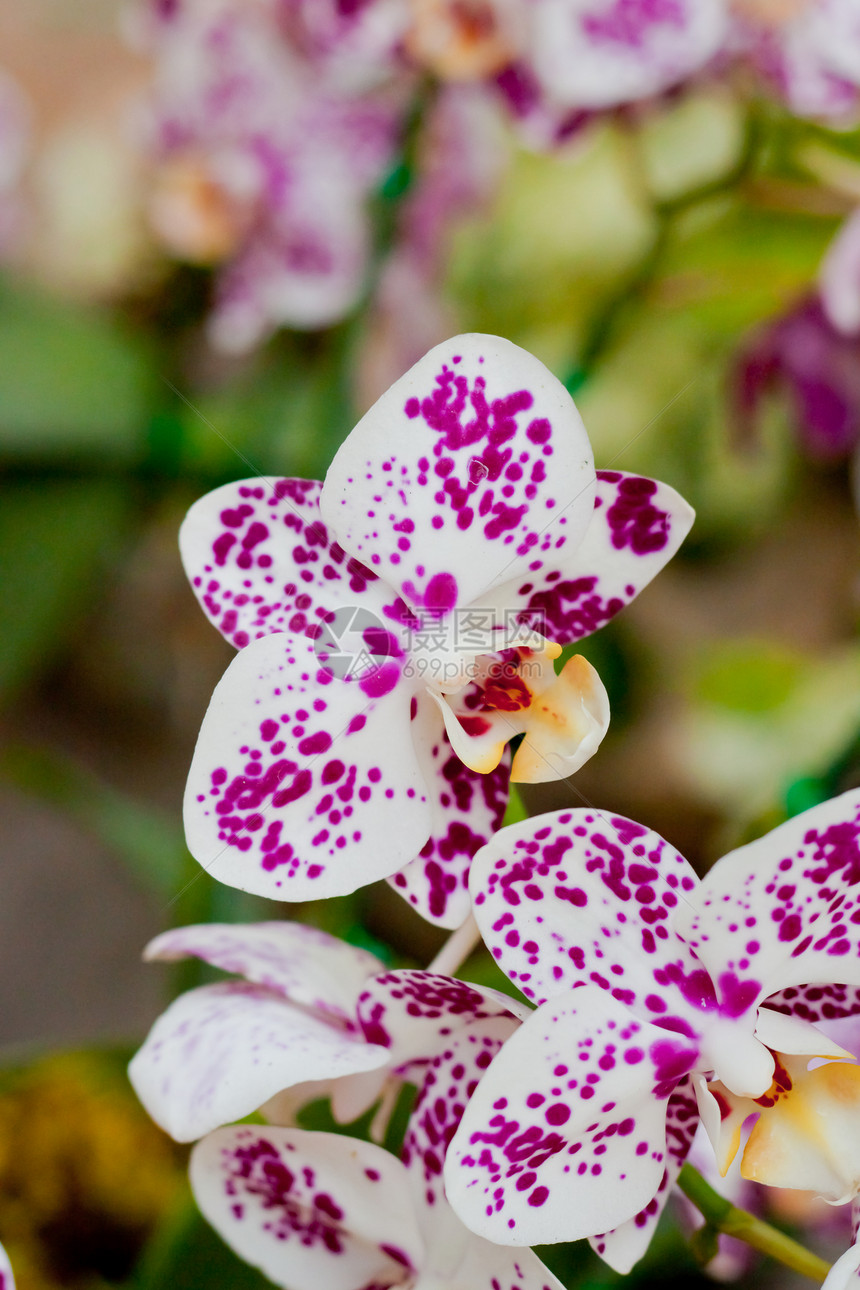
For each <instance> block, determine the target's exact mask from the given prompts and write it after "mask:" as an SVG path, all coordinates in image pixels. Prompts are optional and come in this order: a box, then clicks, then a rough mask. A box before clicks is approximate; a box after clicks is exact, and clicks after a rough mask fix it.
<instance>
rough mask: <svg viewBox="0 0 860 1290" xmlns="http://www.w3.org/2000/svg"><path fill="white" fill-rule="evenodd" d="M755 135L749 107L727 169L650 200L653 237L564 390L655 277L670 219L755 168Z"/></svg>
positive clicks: (580, 380) (595, 326)
mask: <svg viewBox="0 0 860 1290" xmlns="http://www.w3.org/2000/svg"><path fill="white" fill-rule="evenodd" d="M761 136H762V130H761V124H760V121H759V118H758V114H757V113H756V111H755V110H754V108H753V107H750V109H749V111H748V113H747V117H746V121H745V124H744V138H743V143H742V145H741V148H740V151H739V153H738V157H737V159H736V161H735V163H734V164H733V165H732V166H731V168H730V169H729V170H728V171H726V172H725V173H724V174H722V175H720V176H718V177H717V178H715V179H709V180H706V181H705V182H704V183H702V184H697V185H696V186H695V187H693V188H689V189H687V191H686V192H683V193H679V194H678V195H677V196H675V197H667V198H662V199H656V200H654V199H652V201H651V210H652V213H653V216H654V219H655V230H654V237H653V239H652V241H651V244H650V246H649V247H648V249H647V250H646V252H645V254H644V255H643V257H642V259H641V260H640V261H639V263H638V264H637V265H635V266H634V268H633V269H632V270H631V272H629V273H628V274H626V275H625V276H624V278H623V280H622V281H621V283H620V284H619V285H618V286H617V287H616V289H615V290H614V291H612V292H610V294H609V296H608V298H607V299H606V300H605V301H604V302H603V304H602V305H601V306H600V308H598V310H597V312H596V313H595V315H594V317H593V319H592V321H591V325H590V327H589V329H588V332H587V335H586V337H585V341H584V343H583V345H582V348H581V350H580V354H579V360H578V362H577V364H576V366H575V367H574V368H573V369H572V370H571V371H570V372H569V373H568V374H567V376H566V377H565V379H564V385H565V386H566V388H567V390H568V392H569V393H570V394H572V395H574V396H575V395H576V393H577V391H578V390H579V389H580V388H581V386H582V385H584V383H585V382H586V380H587V379H588V378H589V376H590V375H591V373H592V372H593V371H594V369H595V368H596V367H597V366H598V364H599V362H600V360H601V359H602V358H603V356H604V354H605V353H606V351H607V350H608V349H609V348H610V347H611V345H612V344H613V343H614V341H615V338H616V336H617V335H618V333H619V331H621V330H622V327H623V325H624V323H625V321H626V319H627V317H628V315H629V313H630V311H631V310H632V309H633V308H635V307H636V305H638V304H640V303H641V302H642V300H643V298H644V297H645V296H646V294H647V292H648V290H649V288H650V287H651V286H652V284H653V283H654V281H655V280H656V278H657V274H658V272H659V269H660V266H661V264H662V262H663V257H664V255H665V253H666V248H667V246H668V245H669V241H670V237H671V235H672V232H673V230H674V227H675V221H676V220H677V219H678V218H679V217H680V216H681V215H683V214H684V213H685V212H686V211H688V210H692V209H693V208H694V207H696V206H699V205H701V203H703V202H706V201H709V200H711V199H712V198H714V197H721V196H725V195H727V194H729V193H732V192H734V191H736V190H737V189H738V188H739V187H740V186H741V185H742V184H743V183H744V182H745V181H746V180H747V179H748V178H749V177H750V175H751V174H752V172H753V170H754V168H755V164H756V161H757V158H758V156H759V153H760V150H761Z"/></svg>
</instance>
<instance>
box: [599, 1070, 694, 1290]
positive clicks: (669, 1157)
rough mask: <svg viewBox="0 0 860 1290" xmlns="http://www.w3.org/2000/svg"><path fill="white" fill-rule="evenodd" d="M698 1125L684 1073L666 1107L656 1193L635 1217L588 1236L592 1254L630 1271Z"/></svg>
mask: <svg viewBox="0 0 860 1290" xmlns="http://www.w3.org/2000/svg"><path fill="white" fill-rule="evenodd" d="M698 1124H699V1108H698V1106H697V1104H696V1094H695V1091H694V1089H693V1081H692V1080H691V1079H690V1077H689V1076H687V1078H686V1079H683V1080H681V1082H680V1084H678V1086H677V1088H676V1089H675V1091H674V1093H673V1094H672V1096H671V1097H670V1098H669V1103H668V1106H667V1107H666V1168H665V1170H664V1172H663V1180H662V1182H661V1183H660V1187H659V1190H658V1192H657V1195H656V1196H654V1197H653V1199H652V1200H650V1201H649V1202H648V1204H647V1205H646V1206H645V1208H644V1209H641V1210H640V1211H639V1213H638V1214H636V1215H635V1217H633V1218H630V1219H628V1220H627V1222H626V1223H622V1225H621V1226H620V1227H616V1228H615V1230H614V1231H613V1232H604V1234H603V1235H602V1236H592V1237H591V1238H590V1244H591V1247H592V1249H593V1250H594V1251H595V1253H596V1254H599V1255H600V1257H601V1258H602V1259H603V1260H604V1262H606V1263H608V1264H609V1265H610V1267H613V1268H614V1269H615V1271H616V1272H625V1273H626V1272H629V1271H630V1269H631V1268H632V1267H633V1265H634V1263H638V1262H639V1260H640V1259H641V1258H642V1256H643V1255H644V1254H645V1251H646V1250H647V1249H648V1246H649V1245H650V1244H651V1237H652V1236H653V1235H654V1232H655V1230H656V1227H657V1224H658V1223H659V1221H660V1216H661V1214H662V1213H663V1210H664V1209H665V1207H666V1201H667V1200H668V1199H669V1196H670V1194H671V1192H672V1188H673V1187H674V1185H675V1182H676V1180H677V1177H678V1174H679V1173H680V1172H681V1166H682V1165H683V1163H684V1161H685V1160H686V1159H687V1155H688V1154H689V1151H690V1147H691V1146H692V1142H693V1138H694V1137H695V1133H696V1128H697V1126H698Z"/></svg>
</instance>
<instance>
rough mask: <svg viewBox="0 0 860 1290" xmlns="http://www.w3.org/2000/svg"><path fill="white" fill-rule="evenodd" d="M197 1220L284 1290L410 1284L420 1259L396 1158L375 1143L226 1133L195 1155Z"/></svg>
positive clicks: (365, 1289) (270, 1132)
mask: <svg viewBox="0 0 860 1290" xmlns="http://www.w3.org/2000/svg"><path fill="white" fill-rule="evenodd" d="M190 1174H191V1186H192V1189H193V1191H194V1196H195V1199H196V1201H197V1204H198V1205H199V1206H200V1209H201V1210H202V1212H203V1215H204V1217H205V1218H206V1219H208V1221H209V1222H210V1223H211V1224H212V1226H213V1227H214V1228H215V1230H216V1231H217V1232H218V1233H219V1235H220V1236H221V1237H222V1238H223V1239H224V1240H225V1241H226V1242H227V1244H228V1245H229V1246H230V1247H231V1248H232V1249H233V1250H235V1252H236V1253H237V1254H238V1255H239V1257H240V1258H242V1259H244V1260H245V1261H246V1262H247V1263H250V1264H251V1265H252V1266H254V1267H257V1268H260V1269H261V1271H262V1272H264V1273H265V1275H266V1276H267V1277H268V1278H269V1279H270V1280H271V1281H274V1283H275V1285H278V1286H283V1287H286V1288H287V1290H320V1288H321V1287H323V1286H324V1287H325V1290H387V1288H388V1287H393V1286H404V1287H405V1286H407V1285H413V1284H414V1281H413V1278H414V1276H415V1274H416V1272H417V1270H418V1269H419V1268H420V1266H421V1264H422V1262H423V1259H424V1242H423V1240H422V1236H421V1233H420V1231H419V1229H418V1225H417V1222H416V1218H415V1214H414V1212H413V1207H412V1199H411V1194H410V1191H409V1188H408V1187H407V1186H404V1181H405V1180H404V1171H403V1166H402V1165H401V1163H400V1161H399V1160H397V1158H396V1157H395V1156H392V1155H389V1153H388V1152H386V1151H383V1150H382V1148H381V1147H377V1146H375V1145H374V1144H373V1143H371V1142H361V1141H358V1140H357V1139H354V1138H346V1137H341V1136H340V1135H338V1134H332V1133H304V1132H302V1131H301V1130H299V1129H278V1128H265V1129H260V1128H257V1127H253V1128H251V1127H247V1128H246V1127H237V1128H232V1129H222V1130H220V1131H219V1132H217V1133H213V1134H210V1135H209V1137H207V1138H204V1140H203V1141H202V1142H200V1143H198V1144H197V1146H196V1147H195V1149H194V1151H193V1152H192V1155H191V1166H190Z"/></svg>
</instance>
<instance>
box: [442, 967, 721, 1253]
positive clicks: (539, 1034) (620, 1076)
mask: <svg viewBox="0 0 860 1290" xmlns="http://www.w3.org/2000/svg"><path fill="white" fill-rule="evenodd" d="M696 1056H697V1052H696V1050H695V1049H693V1048H690V1046H689V1043H688V1042H687V1041H685V1040H684V1039H683V1038H682V1037H681V1036H680V1035H675V1034H671V1033H670V1032H668V1031H665V1030H658V1029H657V1028H656V1027H655V1026H651V1025H650V1024H649V1023H648V1022H643V1021H639V1020H637V1019H636V1018H634V1017H633V1016H632V1015H631V1014H630V1013H629V1012H628V1011H627V1009H626V1008H624V1007H623V1005H622V1004H620V1003H618V1002H616V1001H615V1000H614V999H612V998H609V997H608V996H607V995H606V994H605V992H604V991H602V990H597V989H593V988H591V987H588V986H586V987H584V988H582V989H579V990H572V991H570V992H569V993H568V994H565V995H563V996H561V997H560V998H557V999H552V1000H550V1001H549V1003H545V1004H544V1005H543V1006H542V1007H541V1008H539V1009H538V1011H537V1012H536V1013H535V1014H534V1015H533V1016H531V1017H530V1018H529V1019H528V1020H527V1021H526V1022H524V1023H523V1025H522V1026H520V1028H519V1029H518V1030H517V1031H516V1032H515V1033H514V1035H513V1036H512V1037H511V1038H510V1039H509V1040H508V1042H507V1043H506V1044H505V1046H504V1047H503V1049H502V1051H501V1052H500V1053H499V1055H498V1056H497V1057H496V1058H495V1060H494V1061H493V1062H492V1064H491V1065H490V1067H489V1070H488V1071H487V1073H486V1075H484V1077H483V1079H482V1080H481V1082H480V1084H479V1085H478V1088H477V1090H476V1092H475V1094H474V1096H473V1098H472V1100H471V1102H470V1103H469V1105H468V1107H467V1108H466V1112H465V1114H464V1116H463V1119H462V1122H461V1124H460V1128H459V1129H458V1131H457V1133H456V1134H455V1136H454V1140H453V1142H452V1143H451V1146H450V1148H449V1151H448V1157H447V1161H446V1166H445V1186H446V1188H447V1192H448V1199H449V1200H450V1202H451V1205H452V1206H453V1207H454V1209H455V1210H456V1211H457V1213H458V1214H459V1215H460V1217H461V1218H462V1219H463V1221H464V1222H465V1223H466V1224H467V1225H468V1226H469V1227H470V1228H472V1230H473V1231H475V1232H477V1233H478V1234H479V1235H481V1236H485V1237H487V1239H489V1240H496V1241H499V1242H503V1241H504V1242H507V1243H511V1244H513V1243H516V1244H518V1245H519V1244H523V1245H532V1244H541V1243H543V1242H551V1241H567V1240H577V1239H579V1238H580V1237H583V1236H593V1235H595V1234H596V1233H598V1232H604V1231H609V1230H612V1229H613V1228H616V1227H618V1226H620V1224H622V1223H624V1222H626V1221H627V1220H628V1219H631V1218H633V1217H634V1215H635V1214H637V1213H638V1212H639V1211H640V1210H641V1209H643V1208H644V1207H645V1206H646V1205H648V1203H649V1202H650V1201H651V1200H652V1199H653V1198H654V1196H655V1195H656V1194H657V1192H658V1190H659V1187H660V1182H661V1179H662V1177H663V1171H664V1169H665V1158H666V1104H667V1102H668V1099H669V1097H670V1096H671V1094H672V1092H673V1091H674V1088H675V1086H676V1084H677V1083H678V1081H679V1080H680V1079H682V1078H683V1076H684V1075H686V1074H687V1073H688V1072H689V1071H690V1069H691V1068H692V1066H693V1064H694V1062H695V1059H696Z"/></svg>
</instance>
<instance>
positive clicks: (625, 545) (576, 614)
mask: <svg viewBox="0 0 860 1290" xmlns="http://www.w3.org/2000/svg"><path fill="white" fill-rule="evenodd" d="M693 519H694V512H693V510H692V508H691V507H690V506H688V505H687V503H686V502H685V501H684V499H683V498H682V497H680V496H679V494H678V493H676V492H675V490H674V489H673V488H669V486H668V485H667V484H661V483H659V482H658V481H657V480H654V479H645V478H643V477H641V476H639V475H626V474H622V473H621V472H620V471H617V470H599V471H598V472H597V495H596V497H595V500H594V516H593V518H592V521H591V523H590V524H589V526H588V529H587V530H586V533H585V536H584V538H583V539H582V541H581V542H580V544H579V545H578V546H577V547H576V549H575V550H572V551H571V550H567V551H565V552H564V553H563V558H562V559H561V560H560V561H559V563H558V565H557V566H556V567H554V568H551V567H547V568H545V569H543V570H541V571H539V572H538V573H537V574H534V575H530V576H529V577H527V578H526V579H525V581H523V580H519V581H517V582H515V583H509V584H508V585H507V586H506V587H505V588H500V589H499V590H498V591H497V592H496V593H495V599H496V600H497V601H498V603H499V605H500V606H501V605H505V606H510V607H515V608H517V609H518V610H519V611H520V612H519V614H518V617H519V618H520V620H521V621H524V622H528V623H529V625H530V626H532V627H534V628H535V630H537V631H539V632H541V634H542V635H544V636H548V637H549V638H550V639H551V640H554V641H558V642H559V643H560V644H563V645H570V644H572V643H573V642H574V641H578V640H581V639H582V638H583V637H584V636H588V635H590V634H591V633H592V632H595V631H597V630H598V628H600V627H603V626H605V624H606V623H608V622H609V621H610V619H612V618H614V617H615V615H616V614H617V613H618V612H619V611H620V610H621V609H623V608H624V606H625V605H628V604H629V603H630V601H631V600H633V599H634V597H636V596H638V594H639V592H640V591H642V589H643V588H644V587H646V586H647V585H648V583H649V582H650V581H651V579H652V578H654V577H655V576H656V575H657V574H658V573H659V572H660V570H661V569H662V568H663V567H664V565H666V564H668V562H669V561H670V560H671V558H672V556H673V555H674V554H675V553H676V551H677V550H678V548H679V546H680V545H681V543H682V542H683V540H684V538H685V537H686V536H687V534H688V533H689V531H690V527H691V525H692V523H693ZM521 607H522V608H521Z"/></svg>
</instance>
